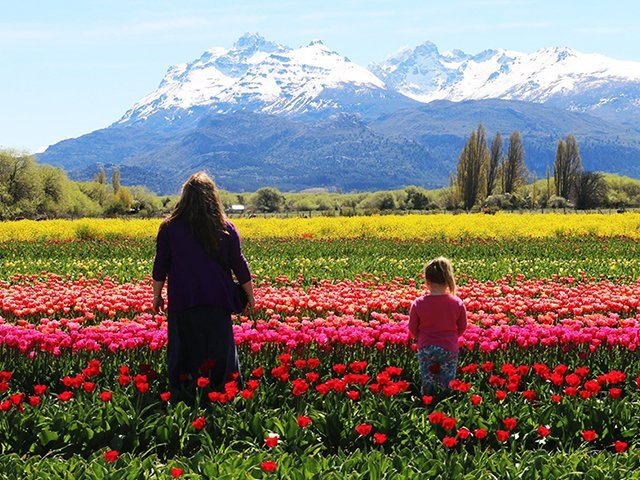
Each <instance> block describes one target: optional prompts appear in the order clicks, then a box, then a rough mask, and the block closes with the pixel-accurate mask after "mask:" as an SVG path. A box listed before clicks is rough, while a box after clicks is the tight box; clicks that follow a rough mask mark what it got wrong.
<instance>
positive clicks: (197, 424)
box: [191, 417, 207, 430]
mask: <svg viewBox="0 0 640 480" xmlns="http://www.w3.org/2000/svg"><path fill="white" fill-rule="evenodd" d="M191 424H192V425H193V428H195V429H196V430H202V429H203V428H204V427H206V426H207V421H206V419H205V418H204V417H198V418H196V419H195V420H194V421H193V422H191Z"/></svg>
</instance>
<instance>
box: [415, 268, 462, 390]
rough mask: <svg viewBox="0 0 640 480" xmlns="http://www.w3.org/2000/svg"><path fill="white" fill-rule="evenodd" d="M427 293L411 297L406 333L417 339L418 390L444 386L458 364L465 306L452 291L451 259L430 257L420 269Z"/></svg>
mask: <svg viewBox="0 0 640 480" xmlns="http://www.w3.org/2000/svg"><path fill="white" fill-rule="evenodd" d="M424 276H425V279H426V281H427V287H428V288H429V294H428V295H423V296H421V297H418V298H416V299H415V300H414V302H413V304H412V305H411V310H410V311H409V333H410V335H411V336H413V337H414V338H416V339H417V341H418V363H419V364H420V376H421V379H422V394H423V395H430V394H432V393H434V390H435V388H439V389H443V390H447V389H448V388H449V382H450V381H451V380H453V379H454V378H455V376H456V369H457V367H458V337H459V336H460V335H462V333H463V332H464V330H465V328H467V310H466V309H465V307H464V304H463V303H462V300H460V299H459V298H458V297H456V296H455V293H456V281H455V278H454V276H453V267H452V266H451V261H449V259H447V258H444V257H438V258H436V259H434V260H431V261H430V262H429V263H428V264H427V266H426V267H425V270H424Z"/></svg>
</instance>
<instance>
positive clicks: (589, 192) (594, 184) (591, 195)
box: [575, 172, 609, 210]
mask: <svg viewBox="0 0 640 480" xmlns="http://www.w3.org/2000/svg"><path fill="white" fill-rule="evenodd" d="M608 188H609V187H608V185H607V182H606V181H605V179H604V176H603V175H602V174H601V173H598V172H580V174H579V175H578V177H577V179H576V186H575V203H576V209H578V210H586V209H589V208H599V207H603V206H605V204H606V203H607V195H608Z"/></svg>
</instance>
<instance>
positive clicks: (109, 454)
mask: <svg viewBox="0 0 640 480" xmlns="http://www.w3.org/2000/svg"><path fill="white" fill-rule="evenodd" d="M119 455H120V452H118V451H117V450H107V451H106V452H104V453H103V456H104V459H105V460H106V461H107V462H109V463H113V462H115V461H116V460H118V456H119Z"/></svg>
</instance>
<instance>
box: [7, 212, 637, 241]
mask: <svg viewBox="0 0 640 480" xmlns="http://www.w3.org/2000/svg"><path fill="white" fill-rule="evenodd" d="M233 221H234V223H235V225H236V226H237V227H238V229H239V230H240V233H241V235H242V237H243V238H252V239H260V238H274V237H275V238H314V239H318V238H321V239H340V238H357V237H369V238H392V239H416V240H420V239H428V238H430V237H433V236H442V237H446V238H459V237H475V238H518V237H549V236H558V235H599V236H625V237H630V238H640V213H624V214H579V213H576V214H574V213H571V214H559V213H545V214H539V213H522V214H519V213H498V214H496V215H484V214H461V215H452V214H434V215H385V216H371V217H313V218H238V219H234V220H233ZM159 223H160V220H159V219H81V220H47V221H31V220H19V221H13V222H0V242H8V241H12V240H44V239H51V240H67V239H75V238H92V237H93V238H102V237H109V236H130V237H154V236H155V235H156V232H157V229H158V225H159Z"/></svg>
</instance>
